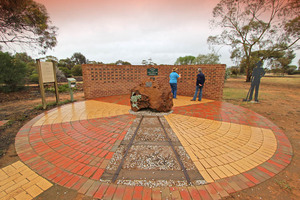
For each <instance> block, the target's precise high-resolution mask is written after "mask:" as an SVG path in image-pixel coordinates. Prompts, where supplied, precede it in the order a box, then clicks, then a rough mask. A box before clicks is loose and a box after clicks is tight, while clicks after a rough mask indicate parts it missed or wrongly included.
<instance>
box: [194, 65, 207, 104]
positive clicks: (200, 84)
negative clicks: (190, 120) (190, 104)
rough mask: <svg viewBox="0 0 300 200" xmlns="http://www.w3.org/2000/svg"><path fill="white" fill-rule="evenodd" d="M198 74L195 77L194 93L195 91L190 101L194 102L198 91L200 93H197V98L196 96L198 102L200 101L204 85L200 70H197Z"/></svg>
mask: <svg viewBox="0 0 300 200" xmlns="http://www.w3.org/2000/svg"><path fill="white" fill-rule="evenodd" d="M198 72H199V74H198V75H197V81H196V91H195V94H194V97H193V99H192V100H191V101H196V98H197V93H198V90H199V89H200V92H199V96H198V101H201V100H202V88H203V86H204V83H205V76H204V74H203V73H202V70H201V68H198Z"/></svg>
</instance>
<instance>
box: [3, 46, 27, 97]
mask: <svg viewBox="0 0 300 200" xmlns="http://www.w3.org/2000/svg"><path fill="white" fill-rule="evenodd" d="M0 72H1V73H0V83H4V84H5V90H6V91H7V92H12V91H16V90H18V89H20V87H19V86H21V87H22V86H24V80H25V74H26V64H25V63H24V62H22V61H21V60H19V59H16V58H14V57H13V56H11V55H10V54H9V53H3V52H1V51H0Z"/></svg>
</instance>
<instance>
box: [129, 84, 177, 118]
mask: <svg viewBox="0 0 300 200" xmlns="http://www.w3.org/2000/svg"><path fill="white" fill-rule="evenodd" d="M130 94H131V97H130V103H131V110H132V111H135V112H137V111H139V110H142V109H143V110H144V109H150V110H152V111H155V112H169V111H171V109H172V107H173V95H172V92H171V89H170V87H164V86H162V85H160V84H158V83H157V82H156V81H155V80H153V79H147V80H145V81H143V82H142V83H140V84H139V85H138V86H136V87H134V88H133V89H131V93H130Z"/></svg>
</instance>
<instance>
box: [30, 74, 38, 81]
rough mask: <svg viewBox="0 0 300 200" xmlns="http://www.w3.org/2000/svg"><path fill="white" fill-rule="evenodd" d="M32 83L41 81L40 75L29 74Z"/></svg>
mask: <svg viewBox="0 0 300 200" xmlns="http://www.w3.org/2000/svg"><path fill="white" fill-rule="evenodd" d="M29 82H30V83H39V75H38V74H31V75H30V76H29Z"/></svg>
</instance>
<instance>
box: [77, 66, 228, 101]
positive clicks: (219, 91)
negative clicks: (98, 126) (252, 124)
mask: <svg viewBox="0 0 300 200" xmlns="http://www.w3.org/2000/svg"><path fill="white" fill-rule="evenodd" d="M151 67H154V68H156V69H158V75H157V76H153V77H155V79H156V80H158V81H159V82H161V83H163V84H164V85H169V75H170V73H171V72H172V68H173V67H174V65H159V66H146V65H92V64H85V65H82V73H83V90H84V95H85V98H86V99H93V98H97V97H103V96H113V95H123V94H129V93H130V90H131V89H132V88H134V87H135V86H137V85H138V84H139V83H140V82H142V81H143V80H145V79H147V78H149V77H151V76H148V75H147V69H149V68H151ZM176 67H177V68H178V71H177V72H178V73H179V74H181V78H180V79H178V91H177V94H178V95H183V96H191V97H192V96H193V95H194V92H195V87H196V77H197V73H198V72H197V69H198V68H199V67H200V68H201V69H202V71H203V73H204V74H205V77H206V82H205V85H204V88H203V97H204V98H207V99H213V100H220V99H221V98H222V95H223V87H224V77H225V68H226V65H223V64H218V65H176ZM169 88H170V87H169Z"/></svg>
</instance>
